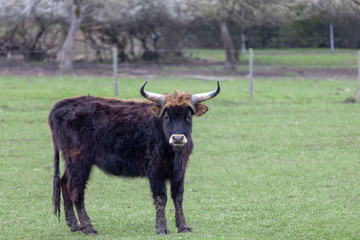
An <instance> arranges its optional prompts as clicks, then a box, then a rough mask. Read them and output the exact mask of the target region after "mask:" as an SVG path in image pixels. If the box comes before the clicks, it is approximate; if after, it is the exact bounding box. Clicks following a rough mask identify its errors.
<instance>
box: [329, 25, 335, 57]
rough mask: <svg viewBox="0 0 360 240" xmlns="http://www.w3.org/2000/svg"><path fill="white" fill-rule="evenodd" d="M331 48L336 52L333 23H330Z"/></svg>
mask: <svg viewBox="0 0 360 240" xmlns="http://www.w3.org/2000/svg"><path fill="white" fill-rule="evenodd" d="M330 48H331V52H332V53H333V52H334V29H333V25H332V24H331V23H330Z"/></svg>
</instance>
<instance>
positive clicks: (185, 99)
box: [149, 91, 208, 118]
mask: <svg viewBox="0 0 360 240" xmlns="http://www.w3.org/2000/svg"><path fill="white" fill-rule="evenodd" d="M172 107H189V108H190V109H191V110H192V112H193V113H194V115H195V116H198V117H199V116H201V115H203V114H204V113H206V112H207V110H208V108H207V107H206V106H205V105H203V104H196V105H194V104H193V103H192V102H191V93H187V92H184V93H179V92H178V91H175V93H174V94H165V103H164V105H163V106H161V107H160V106H158V105H155V106H153V107H151V108H150V109H149V112H150V113H151V114H152V115H153V116H155V117H158V118H159V117H161V116H162V114H163V113H164V110H165V109H167V108H172Z"/></svg>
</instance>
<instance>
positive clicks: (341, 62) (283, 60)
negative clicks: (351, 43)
mask: <svg viewBox="0 0 360 240" xmlns="http://www.w3.org/2000/svg"><path fill="white" fill-rule="evenodd" d="M357 53H358V50H355V49H354V50H343V49H336V50H335V52H334V53H331V52H330V50H329V49H319V48H316V49H296V48H295V49H265V50H264V49H254V65H255V68H261V67H262V65H272V66H287V67H296V68H298V67H301V68H356V67H357V58H358V56H357ZM192 56H193V57H197V58H200V59H208V60H216V61H225V53H224V50H203V49H198V50H194V52H193V54H192ZM248 62H249V53H248V52H246V53H245V54H241V55H240V63H243V64H246V65H247V64H248Z"/></svg>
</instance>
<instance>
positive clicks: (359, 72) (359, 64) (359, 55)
mask: <svg viewBox="0 0 360 240" xmlns="http://www.w3.org/2000/svg"><path fill="white" fill-rule="evenodd" d="M358 93H359V94H360V51H359V53H358Z"/></svg>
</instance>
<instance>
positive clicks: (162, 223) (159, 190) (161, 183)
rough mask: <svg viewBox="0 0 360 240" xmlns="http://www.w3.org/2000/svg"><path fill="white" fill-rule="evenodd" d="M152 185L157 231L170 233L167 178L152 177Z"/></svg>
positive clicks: (163, 233) (165, 233) (162, 233)
mask: <svg viewBox="0 0 360 240" xmlns="http://www.w3.org/2000/svg"><path fill="white" fill-rule="evenodd" d="M150 187H151V191H152V195H153V198H154V205H155V209H156V226H155V227H156V233H157V234H159V235H167V234H170V232H169V229H168V227H167V224H166V217H165V207H166V201H167V196H166V185H165V179H163V178H160V177H159V176H154V177H152V178H150Z"/></svg>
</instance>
